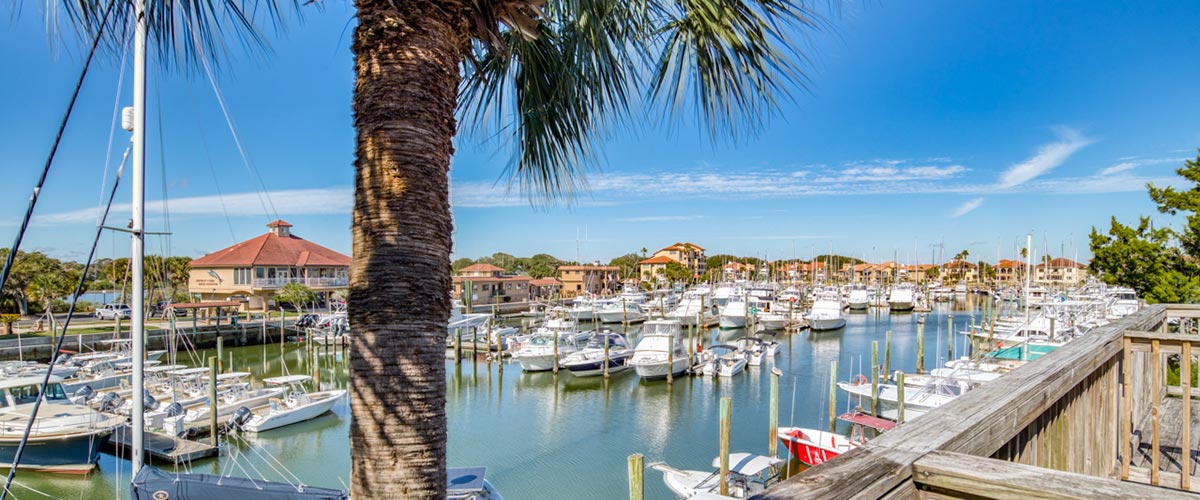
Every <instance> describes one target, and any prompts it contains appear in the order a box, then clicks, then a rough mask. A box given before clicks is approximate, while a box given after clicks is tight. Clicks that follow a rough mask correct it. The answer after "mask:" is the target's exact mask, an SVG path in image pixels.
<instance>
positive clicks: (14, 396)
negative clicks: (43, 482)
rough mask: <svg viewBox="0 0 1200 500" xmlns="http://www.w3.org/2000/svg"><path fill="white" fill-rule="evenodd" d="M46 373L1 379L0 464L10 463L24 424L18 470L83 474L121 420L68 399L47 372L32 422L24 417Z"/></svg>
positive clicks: (93, 466) (94, 463) (90, 468)
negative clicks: (47, 377) (25, 437)
mask: <svg viewBox="0 0 1200 500" xmlns="http://www.w3.org/2000/svg"><path fill="white" fill-rule="evenodd" d="M43 380H45V376H44V375H43V376H33V377H17V378H5V379H3V380H0V392H2V394H0V399H2V401H0V402H2V403H3V407H2V408H0V467H12V463H13V457H14V456H15V455H16V452H17V448H18V447H19V446H20V445H21V438H22V437H23V436H24V434H25V429H26V428H27V427H28V428H29V429H30V432H29V439H28V440H27V442H26V445H25V449H24V450H23V452H22V455H21V463H20V465H19V466H18V468H20V469H29V470H35V471H43V472H57V473H64V474H86V473H87V472H88V471H90V470H92V469H93V468H95V466H96V460H97V459H98V458H99V455H100V449H101V448H102V447H104V445H105V443H107V442H108V439H109V438H110V437H111V436H112V432H113V430H114V429H116V428H117V427H119V426H121V425H123V424H124V423H125V419H124V418H123V417H120V416H116V415H107V414H103V413H100V412H98V411H96V410H94V409H92V408H91V407H89V406H87V405H84V404H76V403H72V402H71V400H70V399H68V398H67V393H66V390H65V389H63V386H62V378H61V377H57V376H53V375H52V376H50V377H49V383H47V384H46V386H45V396H44V398H43V400H42V401H43V402H42V404H41V407H40V408H39V409H38V413H37V417H36V418H35V419H34V421H33V425H32V426H30V425H29V419H30V415H31V412H32V410H33V406H34V402H35V400H37V397H38V391H39V390H41V388H42V382H43Z"/></svg>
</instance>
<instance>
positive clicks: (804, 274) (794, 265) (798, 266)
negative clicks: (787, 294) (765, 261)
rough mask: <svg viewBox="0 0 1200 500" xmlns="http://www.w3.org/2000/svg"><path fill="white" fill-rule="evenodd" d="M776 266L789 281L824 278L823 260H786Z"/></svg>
mask: <svg viewBox="0 0 1200 500" xmlns="http://www.w3.org/2000/svg"><path fill="white" fill-rule="evenodd" d="M776 268H777V269H778V270H779V272H781V273H782V274H783V276H785V277H787V279H789V280H791V281H813V280H817V281H822V280H824V279H825V263H824V262H788V263H786V264H782V265H779V266H776Z"/></svg>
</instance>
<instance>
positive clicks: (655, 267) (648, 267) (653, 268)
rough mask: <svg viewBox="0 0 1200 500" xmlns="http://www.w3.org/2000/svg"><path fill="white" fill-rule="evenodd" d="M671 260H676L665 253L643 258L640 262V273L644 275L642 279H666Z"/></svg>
mask: <svg viewBox="0 0 1200 500" xmlns="http://www.w3.org/2000/svg"><path fill="white" fill-rule="evenodd" d="M671 262H675V261H674V260H671V258H670V257H667V256H664V255H656V256H654V257H650V258H649V259H643V260H641V261H640V262H638V275H640V276H641V277H642V281H665V280H666V279H667V278H666V275H667V264H669V263H671Z"/></svg>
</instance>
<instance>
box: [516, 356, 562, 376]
mask: <svg viewBox="0 0 1200 500" xmlns="http://www.w3.org/2000/svg"><path fill="white" fill-rule="evenodd" d="M517 362H518V363H520V364H521V369H522V370H524V371H527V372H544V371H549V370H553V369H554V355H553V354H539V355H531V356H521V357H520V358H518V359H517ZM559 367H560V368H561V367H562V365H559Z"/></svg>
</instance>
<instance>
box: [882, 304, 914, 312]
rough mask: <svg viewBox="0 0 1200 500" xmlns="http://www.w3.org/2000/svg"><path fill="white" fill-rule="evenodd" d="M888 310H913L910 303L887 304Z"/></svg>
mask: <svg viewBox="0 0 1200 500" xmlns="http://www.w3.org/2000/svg"><path fill="white" fill-rule="evenodd" d="M888 308H889V309H891V310H893V311H896V312H905V311H911V310H913V303H912V302H888Z"/></svg>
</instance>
